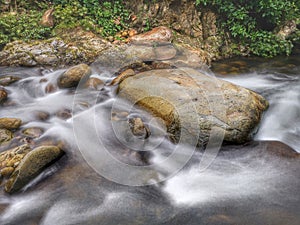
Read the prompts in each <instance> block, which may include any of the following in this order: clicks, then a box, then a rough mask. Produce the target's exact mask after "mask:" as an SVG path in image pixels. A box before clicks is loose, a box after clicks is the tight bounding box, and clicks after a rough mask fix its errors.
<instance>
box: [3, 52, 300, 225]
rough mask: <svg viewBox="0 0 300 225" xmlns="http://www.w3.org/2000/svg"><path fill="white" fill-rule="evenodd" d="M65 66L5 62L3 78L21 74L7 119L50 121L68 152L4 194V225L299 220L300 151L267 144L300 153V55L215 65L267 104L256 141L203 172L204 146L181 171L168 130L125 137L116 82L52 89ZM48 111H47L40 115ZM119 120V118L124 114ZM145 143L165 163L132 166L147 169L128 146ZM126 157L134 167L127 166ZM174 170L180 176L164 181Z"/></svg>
mask: <svg viewBox="0 0 300 225" xmlns="http://www.w3.org/2000/svg"><path fill="white" fill-rule="evenodd" d="M92 69H93V76H94V77H98V78H100V79H101V80H103V81H110V80H111V79H112V73H111V72H110V71H109V70H106V69H105V68H99V67H97V65H96V64H95V65H93V66H92ZM62 71H63V70H56V71H55V70H51V69H45V68H5V67H2V68H0V76H1V75H7V74H9V75H14V76H19V77H22V79H21V80H20V81H18V82H16V83H14V84H13V85H10V86H8V87H6V89H7V91H8V93H9V104H6V105H5V107H2V108H1V110H0V117H4V116H9V117H18V118H21V119H22V120H23V121H24V122H25V125H23V127H24V128H26V127H41V128H43V129H44V130H45V133H44V134H43V135H42V136H41V137H40V139H43V138H47V137H51V138H52V139H56V140H62V141H63V142H64V143H65V144H64V145H65V146H66V151H67V154H66V155H65V156H64V157H63V158H62V159H60V160H59V161H58V162H56V163H55V164H54V165H52V166H51V167H49V168H48V169H47V170H45V171H44V172H43V173H42V174H41V175H39V176H38V177H37V178H36V179H35V180H33V181H32V182H31V183H30V184H29V185H27V186H26V187H25V188H24V189H23V191H21V192H20V193H18V194H15V195H7V194H4V193H3V192H1V193H0V224H3V225H4V224H5V225H9V224H11V225H17V224H22V225H33V224H42V225H54V224H55V225H67V224H68V225H71V224H93V225H94V224H101V225H102V224H103V225H117V224H120V225H127V224H128V225H129V224H130V225H133V224H149V225H156V224H157V225H160V224H161V225H169V224H170V225H183V224H188V225H199V224H211V225H217V224H218V225H220V224H222V225H223V224H224V225H225V224H226V225H227V224H228V225H229V224H232V225H233V224H235V225H236V224H241V225H260V224H261V225H266V224H268V225H277V224H278V225H282V224H290V225H296V224H299V223H300V216H299V211H300V194H299V190H300V175H299V171H300V163H299V158H297V159H296V158H294V157H290V156H289V153H287V154H285V153H283V154H282V153H280V154H277V153H276V152H275V153H274V151H270V149H271V150H272V149H273V148H275V147H274V146H278V145H279V144H278V143H277V142H268V141H280V142H282V143H284V144H282V145H280V146H281V147H280V148H281V149H283V151H285V150H286V149H289V147H291V148H293V149H294V150H295V151H297V152H300V57H299V56H290V57H279V58H276V59H270V60H266V59H259V58H249V59H245V58H242V59H230V60H225V61H221V62H217V63H214V64H213V66H212V71H213V72H214V74H215V75H216V76H217V77H219V78H221V79H225V80H227V81H230V82H232V83H235V84H238V85H241V86H243V87H246V88H249V89H252V90H254V91H256V92H258V93H260V94H261V95H263V96H264V97H265V98H266V99H267V100H268V101H269V103H270V107H269V109H268V111H267V112H266V113H265V115H264V117H263V120H262V122H261V125H260V128H259V130H258V132H257V134H256V135H255V137H254V140H255V142H251V143H247V144H245V145H242V146H234V145H227V146H224V147H223V149H222V150H221V151H220V152H219V153H218V156H217V157H216V158H215V160H214V161H213V162H212V164H211V165H210V166H209V167H208V168H207V169H205V170H201V171H200V170H199V163H200V161H201V157H202V155H203V153H202V152H201V151H196V152H195V153H194V154H193V156H192V157H191V159H190V160H189V161H188V162H187V163H185V165H184V166H183V168H182V169H181V170H180V171H177V170H176V171H175V172H174V170H175V169H177V167H176V165H175V166H174V165H172V163H170V162H166V164H167V165H164V164H163V162H164V161H163V159H164V157H168V156H169V155H170V154H171V152H172V150H173V149H174V148H175V146H174V144H172V143H170V142H168V141H167V140H161V137H163V135H164V134H165V130H164V129H163V128H161V127H159V126H158V125H157V124H155V123H153V124H152V125H151V127H150V128H151V129H153V130H154V132H153V138H152V139H150V141H149V142H148V143H147V144H145V143H142V145H141V143H140V142H139V141H136V142H131V145H130V146H126V145H124V143H123V140H122V135H123V134H124V133H123V132H125V133H126V131H122V130H121V131H120V130H119V129H121V128H122V127H119V126H115V125H114V124H115V123H114V120H113V119H111V112H113V113H115V112H123V111H124V109H126V107H128V106H127V105H126V103H125V102H122V101H121V100H119V99H117V98H116V96H115V95H114V88H109V87H104V88H102V89H101V90H99V91H86V90H84V89H83V90H76V92H75V91H72V90H52V91H50V93H48V92H49V91H48V92H47V91H45V89H46V87H47V85H49V83H55V81H56V79H57V77H58V76H59V75H60V74H61V73H62ZM48 87H49V86H48ZM116 103H117V104H116ZM41 112H46V114H47V115H48V117H47V118H46V119H41V118H40V117H39V119H37V118H38V115H41ZM59 112H61V113H59ZM71 114H72V116H71ZM136 114H138V115H143V117H144V118H146V119H147V118H148V119H149V120H151V118H150V116H149V115H147V114H146V113H144V112H141V111H140V110H138V109H132V112H131V115H136ZM61 115H65V116H61ZM119 117H120V118H117V119H116V121H118V120H121V121H122V116H119ZM37 141H38V140H37ZM141 146H142V147H141ZM286 146H289V147H286ZM141 148H144V149H145V150H148V149H153V148H155V149H160V150H163V151H164V153H163V154H157V153H155V152H154V153H153V155H152V158H151V162H152V163H157V162H159V163H157V164H156V165H160V167H159V166H157V167H155V166H154V169H153V170H150V172H145V173H140V172H139V171H137V170H135V169H132V168H135V167H139V166H145V165H144V164H145V162H144V161H143V160H141V159H140V155H139V154H136V152H135V151H132V150H130V149H141ZM287 151H288V150H287ZM189 153H190V150H189V149H188V147H186V148H184V147H183V148H182V152H181V153H180V154H181V156H182V158H184V157H185V155H187V154H189ZM180 154H179V156H180ZM111 158H114V159H115V161H117V162H118V163H114V162H115V161H114V160H111ZM176 160H178V161H180V158H177V159H176ZM123 164H125V165H127V164H130V165H132V166H135V167H130V168H131V169H130V170H127V169H126V168H125V167H123V166H120V165H123ZM161 165H162V166H161ZM98 166H99V167H98ZM174 168H175V169H174ZM169 170H172V172H174V173H170V174H171V176H166V177H167V178H168V179H162V177H163V175H164V173H167V172H168V171H169ZM166 171H167V172H166ZM99 173H100V174H101V175H100V174H99ZM133 180H134V181H135V182H133ZM161 180H163V181H162V182H160V183H158V182H157V181H161ZM149 184H152V185H149Z"/></svg>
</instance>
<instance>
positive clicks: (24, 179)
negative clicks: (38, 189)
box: [5, 146, 63, 193]
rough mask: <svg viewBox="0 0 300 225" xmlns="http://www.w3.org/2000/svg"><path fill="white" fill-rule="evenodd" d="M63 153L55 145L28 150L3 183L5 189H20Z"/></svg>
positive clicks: (7, 190) (10, 191)
mask: <svg viewBox="0 0 300 225" xmlns="http://www.w3.org/2000/svg"><path fill="white" fill-rule="evenodd" d="M62 155H63V151H62V150H60V149H59V148H58V147H56V146H41V147H38V148H35V149H33V150H32V151H31V152H29V153H28V154H27V155H26V156H25V157H24V158H23V159H22V161H21V163H20V164H19V165H18V167H17V168H16V169H15V171H14V172H13V174H12V175H11V176H10V178H9V180H8V181H7V182H6V184H5V191H6V192H8V193H14V192H17V191H19V190H20V189H22V188H23V187H24V186H25V185H26V184H28V182H29V181H31V180H32V179H33V178H35V177H36V176H37V175H38V174H39V173H40V172H41V171H42V170H43V169H44V168H45V167H47V166H49V164H50V163H52V162H53V161H55V160H57V159H58V158H60V157H61V156H62Z"/></svg>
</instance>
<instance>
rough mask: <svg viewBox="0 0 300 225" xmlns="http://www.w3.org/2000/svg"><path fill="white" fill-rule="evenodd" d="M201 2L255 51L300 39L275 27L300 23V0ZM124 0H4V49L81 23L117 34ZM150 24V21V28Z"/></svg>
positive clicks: (283, 48) (0, 42)
mask: <svg viewBox="0 0 300 225" xmlns="http://www.w3.org/2000/svg"><path fill="white" fill-rule="evenodd" d="M195 2H196V4H197V5H198V7H199V8H200V9H201V8H203V7H209V8H212V9H214V10H215V11H217V12H219V14H220V20H219V21H220V24H219V26H220V27H221V28H222V29H223V30H227V31H228V32H229V34H230V35H231V37H232V38H233V39H234V40H235V42H236V44H242V45H243V46H245V47H246V48H247V49H248V50H249V51H250V52H251V53H252V54H255V55H259V56H264V57H272V56H276V55H278V54H287V55H288V54H290V52H291V49H292V46H293V45H292V41H297V40H298V41H299V36H300V34H299V31H298V33H296V34H294V35H292V36H291V38H290V39H287V40H286V39H284V38H281V37H279V36H277V35H276V34H275V33H274V29H275V28H276V27H278V26H279V25H281V24H283V23H284V22H286V21H289V20H297V23H298V24H300V19H299V18H300V12H299V9H300V0H251V1H246V0H195ZM124 5H125V4H124V1H122V0H108V1H103V0H74V1H73V0H0V49H1V48H2V47H3V46H4V45H5V44H6V43H8V42H10V41H13V40H18V39H22V40H30V39H45V38H49V37H52V36H55V35H56V34H57V33H58V32H60V31H62V30H66V28H75V27H78V26H80V27H82V28H83V29H85V30H87V31H92V32H94V33H97V34H101V35H102V36H104V37H109V36H115V35H116V34H117V33H118V32H120V31H123V30H126V29H128V27H129V19H130V11H129V10H128V9H126V8H125V7H124ZM50 8H53V9H54V14H53V16H54V21H55V23H54V26H53V27H44V26H42V25H41V24H40V21H41V18H42V15H43V13H44V12H45V11H46V10H47V9H50ZM146 19H147V18H146ZM147 21H148V20H147ZM150 28H151V25H150V23H149V21H148V23H147V24H146V27H145V28H144V30H145V31H146V30H149V29H150Z"/></svg>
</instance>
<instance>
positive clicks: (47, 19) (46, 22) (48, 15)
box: [40, 9, 54, 27]
mask: <svg viewBox="0 0 300 225" xmlns="http://www.w3.org/2000/svg"><path fill="white" fill-rule="evenodd" d="M53 12H54V9H48V10H47V11H46V12H45V13H44V15H43V16H42V20H41V22H40V23H41V25H42V26H44V27H53V26H54V19H53Z"/></svg>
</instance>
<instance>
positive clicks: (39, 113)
mask: <svg viewBox="0 0 300 225" xmlns="http://www.w3.org/2000/svg"><path fill="white" fill-rule="evenodd" d="M35 117H36V119H38V120H41V121H45V120H47V119H49V117H50V115H49V113H47V112H43V111H36V112H35Z"/></svg>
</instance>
